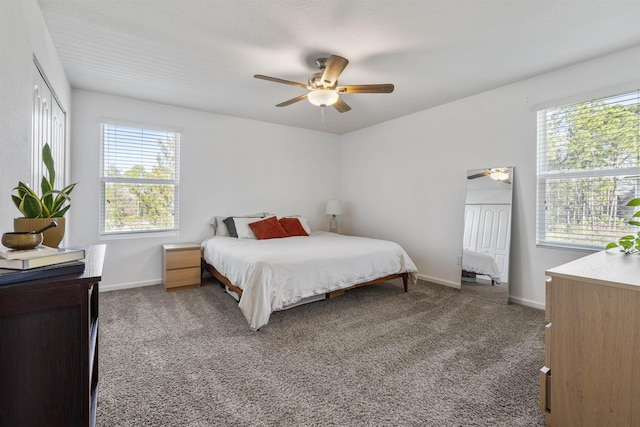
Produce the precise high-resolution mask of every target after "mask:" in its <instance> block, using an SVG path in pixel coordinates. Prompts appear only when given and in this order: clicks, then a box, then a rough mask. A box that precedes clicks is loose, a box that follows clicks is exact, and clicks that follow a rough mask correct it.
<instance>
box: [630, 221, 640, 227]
mask: <svg viewBox="0 0 640 427" xmlns="http://www.w3.org/2000/svg"><path fill="white" fill-rule="evenodd" d="M629 225H636V226H639V227H640V221H629Z"/></svg>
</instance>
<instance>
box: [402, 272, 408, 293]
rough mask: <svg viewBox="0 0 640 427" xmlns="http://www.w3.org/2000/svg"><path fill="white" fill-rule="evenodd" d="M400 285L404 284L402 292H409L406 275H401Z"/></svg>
mask: <svg viewBox="0 0 640 427" xmlns="http://www.w3.org/2000/svg"><path fill="white" fill-rule="evenodd" d="M402 283H403V284H404V291H405V292H409V275H408V274H407V273H404V274H403V275H402Z"/></svg>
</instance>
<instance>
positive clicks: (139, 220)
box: [100, 124, 180, 235]
mask: <svg viewBox="0 0 640 427" xmlns="http://www.w3.org/2000/svg"><path fill="white" fill-rule="evenodd" d="M101 133H102V168H101V169H102V172H101V175H102V188H101V191H102V194H101V198H100V204H101V209H100V233H101V234H102V235H109V234H123V233H127V234H128V233H142V232H157V231H174V230H177V229H178V200H179V198H178V192H179V191H178V190H179V176H180V174H179V164H180V159H179V153H180V147H179V145H180V134H179V133H175V132H167V131H161V130H151V129H139V128H133V127H128V126H120V125H115V124H102V125H101Z"/></svg>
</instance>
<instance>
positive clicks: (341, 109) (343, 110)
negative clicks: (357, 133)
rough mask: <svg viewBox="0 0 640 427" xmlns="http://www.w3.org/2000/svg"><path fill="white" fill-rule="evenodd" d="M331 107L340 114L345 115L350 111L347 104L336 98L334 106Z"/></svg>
mask: <svg viewBox="0 0 640 427" xmlns="http://www.w3.org/2000/svg"><path fill="white" fill-rule="evenodd" d="M333 107H334V108H335V109H336V110H338V111H339V112H341V113H346V112H347V111H349V110H351V107H349V104H347V103H346V102H344V101H343V100H342V98H338V100H337V101H336V102H335V104H333Z"/></svg>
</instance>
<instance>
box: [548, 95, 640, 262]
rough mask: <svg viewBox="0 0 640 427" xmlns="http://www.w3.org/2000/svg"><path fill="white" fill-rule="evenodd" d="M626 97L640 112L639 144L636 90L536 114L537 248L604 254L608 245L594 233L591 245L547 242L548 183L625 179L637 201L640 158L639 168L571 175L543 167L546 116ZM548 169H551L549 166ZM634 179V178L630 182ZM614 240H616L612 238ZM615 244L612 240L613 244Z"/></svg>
mask: <svg viewBox="0 0 640 427" xmlns="http://www.w3.org/2000/svg"><path fill="white" fill-rule="evenodd" d="M612 93H613V94H612ZM625 95H629V96H630V97H631V98H633V97H635V101H634V102H631V103H630V104H632V105H635V106H637V108H638V111H639V112H638V117H637V120H636V123H635V125H636V128H637V129H638V136H637V137H636V142H637V143H639V144H640V89H638V88H637V86H636V87H634V88H633V89H631V88H628V89H626V90H622V91H609V93H608V94H607V93H604V94H603V93H601V94H598V96H596V97H592V98H589V99H582V100H572V101H571V102H564V103H556V104H554V105H546V106H541V107H539V108H537V109H536V110H537V114H536V122H537V135H536V140H537V141H536V150H537V158H536V163H537V164H536V246H540V247H552V248H560V249H575V250H589V251H593V250H602V249H604V247H605V244H598V243H596V242H595V241H594V240H597V239H595V238H594V237H596V236H597V234H596V233H595V232H591V233H589V234H588V235H589V242H590V243H587V244H585V243H577V242H576V241H575V240H574V241H571V242H569V241H566V242H565V241H559V240H556V239H552V238H548V235H547V231H546V230H547V228H548V227H547V225H548V215H547V204H546V200H547V193H546V190H547V185H546V184H547V182H548V181H549V180H560V179H562V180H565V181H570V180H573V179H579V178H602V177H612V178H625V179H628V180H635V181H636V183H635V194H636V197H638V196H639V195H640V188H639V186H640V160H638V158H637V157H638V156H636V165H635V166H631V167H625V168H606V169H605V168H603V169H598V168H583V169H575V170H569V171H550V170H549V168H548V167H547V168H545V165H542V164H541V158H542V157H543V152H544V153H547V152H548V140H547V131H548V127H547V125H548V119H547V114H548V112H549V111H550V110H560V109H562V108H566V107H569V106H574V105H575V106H578V105H580V104H590V103H595V102H599V101H603V102H605V101H606V100H609V99H614V98H619V97H623V96H625ZM541 144H544V148H541ZM547 166H548V165H547ZM629 177H632V178H629ZM616 218H617V220H621V219H623V220H625V221H626V220H628V219H630V218H628V217H627V216H625V215H623V216H617V217H616ZM637 231H638V230H637V229H636V228H635V227H632V226H626V227H624V226H620V228H619V229H618V230H617V231H616V232H619V233H621V234H620V236H622V235H623V234H625V233H627V234H628V233H630V232H633V233H637ZM618 237H619V236H618ZM611 238H612V239H614V237H613V236H612V237H611ZM612 241H613V240H612Z"/></svg>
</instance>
